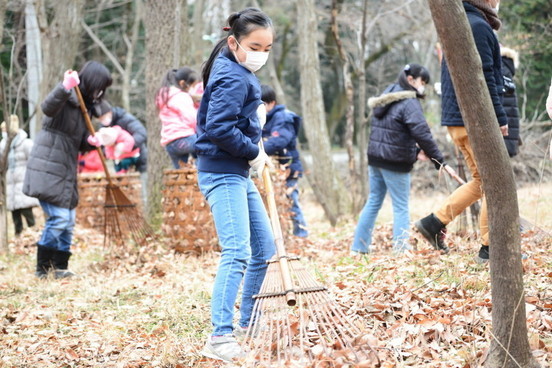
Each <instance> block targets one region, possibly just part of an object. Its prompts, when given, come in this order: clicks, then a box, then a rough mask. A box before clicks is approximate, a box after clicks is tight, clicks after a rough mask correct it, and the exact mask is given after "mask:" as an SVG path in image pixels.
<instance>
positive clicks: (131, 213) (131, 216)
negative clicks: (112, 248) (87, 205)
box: [104, 184, 155, 245]
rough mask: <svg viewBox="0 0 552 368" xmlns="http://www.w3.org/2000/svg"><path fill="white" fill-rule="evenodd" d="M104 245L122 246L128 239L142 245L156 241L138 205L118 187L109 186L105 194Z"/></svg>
mask: <svg viewBox="0 0 552 368" xmlns="http://www.w3.org/2000/svg"><path fill="white" fill-rule="evenodd" d="M104 213H105V223H104V244H107V243H115V244H117V245H122V244H123V243H124V241H125V240H126V239H128V237H129V236H130V237H132V239H133V240H134V241H135V242H136V243H137V244H140V245H143V244H145V243H146V242H147V241H148V240H151V239H154V238H155V234H154V232H153V229H152V228H151V227H150V226H149V225H148V223H147V222H146V221H145V219H144V217H143V216H142V214H141V213H140V211H139V210H138V209H137V208H136V205H135V204H134V203H132V202H131V201H130V199H128V197H127V196H126V195H125V194H124V193H123V192H122V191H121V189H120V188H119V187H117V186H116V185H112V184H108V185H107V187H106V192H105V205H104Z"/></svg>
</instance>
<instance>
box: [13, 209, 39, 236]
mask: <svg viewBox="0 0 552 368" xmlns="http://www.w3.org/2000/svg"><path fill="white" fill-rule="evenodd" d="M23 217H25V221H27V226H28V227H33V226H34V225H35V219H34V215H33V209H32V207H29V208H20V209H18V210H13V211H12V219H13V225H14V226H15V235H18V234H21V232H22V231H23Z"/></svg>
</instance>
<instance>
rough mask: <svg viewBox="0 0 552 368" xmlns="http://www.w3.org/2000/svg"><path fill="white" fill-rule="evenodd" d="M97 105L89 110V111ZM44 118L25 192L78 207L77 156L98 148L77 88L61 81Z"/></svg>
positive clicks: (47, 103) (45, 105)
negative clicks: (91, 139)
mask: <svg viewBox="0 0 552 368" xmlns="http://www.w3.org/2000/svg"><path fill="white" fill-rule="evenodd" d="M96 107H97V106H92V107H90V108H89V109H88V111H89V113H90V111H91V110H92V109H95V108H96ZM41 108H42V112H44V118H43V120H42V130H41V131H40V132H39V133H38V135H37V137H36V139H35V143H34V146H33V149H32V151H31V156H30V158H29V161H28V163H27V171H26V173H25V181H24V183H23V193H25V194H26V195H28V196H29V197H35V198H38V199H39V200H41V201H44V202H48V203H51V204H53V205H54V206H57V207H62V208H68V209H73V208H75V207H77V204H78V201H79V193H78V190H77V166H78V162H77V157H78V153H79V151H90V150H92V149H94V147H92V146H90V145H89V144H88V142H87V138H88V135H89V133H88V130H87V129H86V125H85V122H84V117H83V116H82V112H81V110H80V107H79V103H78V100H77V96H76V94H75V91H73V90H71V91H67V90H66V89H65V88H64V87H63V86H62V84H61V83H59V84H58V85H57V86H56V87H55V88H54V89H53V90H52V91H51V92H50V94H49V95H48V96H47V97H46V99H45V100H44V102H42V105H41Z"/></svg>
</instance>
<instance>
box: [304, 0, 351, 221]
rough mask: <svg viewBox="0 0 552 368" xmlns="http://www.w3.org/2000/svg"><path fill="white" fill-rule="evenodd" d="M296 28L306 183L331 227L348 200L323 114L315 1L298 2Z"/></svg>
mask: <svg viewBox="0 0 552 368" xmlns="http://www.w3.org/2000/svg"><path fill="white" fill-rule="evenodd" d="M297 28H298V34H299V49H300V50H302V51H301V53H300V58H299V67H300V71H301V106H302V110H303V120H304V122H305V134H306V136H307V139H308V141H309V147H310V150H311V152H312V153H313V154H312V159H313V164H312V166H311V167H310V168H309V170H310V171H311V175H309V176H308V179H309V182H310V183H311V186H312V187H313V190H314V193H315V195H316V197H317V198H318V201H319V202H320V203H321V204H322V207H323V208H324V211H325V213H326V216H327V217H328V220H329V221H330V223H331V224H332V225H335V224H336V223H337V220H338V218H339V216H340V215H342V214H344V213H346V212H348V211H349V207H350V198H349V196H348V191H347V190H346V189H345V187H344V186H343V183H342V181H341V179H340V178H339V176H338V175H337V174H336V171H335V165H334V162H333V160H332V155H331V145H330V139H329V135H328V128H327V126H326V118H325V115H324V104H323V98H322V89H321V85H320V62H319V60H318V44H317V37H316V36H317V33H316V32H314V31H313V30H316V29H318V24H317V20H316V9H315V6H314V0H299V1H297Z"/></svg>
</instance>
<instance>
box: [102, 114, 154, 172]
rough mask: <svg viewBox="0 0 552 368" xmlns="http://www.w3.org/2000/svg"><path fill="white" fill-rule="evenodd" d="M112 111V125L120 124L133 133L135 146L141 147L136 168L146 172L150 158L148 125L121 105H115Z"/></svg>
mask: <svg viewBox="0 0 552 368" xmlns="http://www.w3.org/2000/svg"><path fill="white" fill-rule="evenodd" d="M111 111H112V113H113V117H112V119H111V125H110V126H114V125H118V126H120V127H121V128H123V129H124V130H126V131H127V132H129V133H130V134H131V135H132V137H133V138H134V148H140V157H139V158H138V162H137V163H136V169H137V170H138V171H139V172H145V171H146V169H147V160H148V147H147V141H148V133H147V131H146V127H145V126H144V124H142V122H140V120H138V118H137V117H136V116H134V115H132V114H131V113H129V112H127V111H126V110H125V109H123V108H121V107H113V108H112V110H111ZM134 148H133V149H134Z"/></svg>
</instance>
